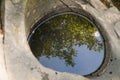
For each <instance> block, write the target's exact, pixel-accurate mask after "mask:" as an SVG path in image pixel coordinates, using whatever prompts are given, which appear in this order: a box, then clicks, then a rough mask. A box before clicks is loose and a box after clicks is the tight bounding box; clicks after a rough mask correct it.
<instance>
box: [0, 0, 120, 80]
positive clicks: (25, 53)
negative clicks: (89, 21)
mask: <svg viewBox="0 0 120 80" xmlns="http://www.w3.org/2000/svg"><path fill="white" fill-rule="evenodd" d="M65 4H67V5H65ZM4 5H5V13H4V17H3V18H4V19H2V20H4V21H3V22H4V23H3V24H4V30H5V31H4V33H5V35H4V46H3V41H2V40H3V35H0V36H1V37H0V80H7V79H8V80H88V79H87V78H85V77H82V76H80V75H74V74H69V73H61V72H57V71H54V70H51V69H48V68H45V67H43V66H42V65H41V64H39V62H38V61H37V60H36V58H35V57H34V56H33V55H32V52H31V51H30V49H29V46H28V43H27V36H28V34H29V32H30V29H31V28H32V26H33V25H34V23H36V22H37V21H38V20H39V19H41V18H42V17H43V16H45V15H47V14H48V13H50V12H52V11H54V10H57V9H58V8H70V9H71V7H72V8H78V9H83V10H84V11H87V12H89V13H90V14H92V15H93V17H94V18H95V20H96V21H98V22H99V23H100V24H101V25H102V27H100V28H101V29H102V30H103V33H104V34H103V35H105V36H106V37H107V42H108V43H109V45H110V49H111V50H110V53H111V55H112V58H111V62H110V65H109V66H107V67H106V71H105V72H104V74H102V75H100V76H99V77H97V76H94V77H90V79H91V80H120V74H119V73H120V67H119V64H120V38H119V37H120V27H119V25H120V23H119V21H120V12H119V11H118V10H117V9H116V8H115V7H111V8H109V9H107V8H106V7H105V6H104V5H103V4H102V3H101V2H100V1H99V0H91V1H90V2H88V3H87V2H86V3H85V2H83V0H5V3H4ZM110 53H108V54H110ZM6 70H7V72H6ZM1 72H2V73H1ZM56 73H57V74H56Z"/></svg>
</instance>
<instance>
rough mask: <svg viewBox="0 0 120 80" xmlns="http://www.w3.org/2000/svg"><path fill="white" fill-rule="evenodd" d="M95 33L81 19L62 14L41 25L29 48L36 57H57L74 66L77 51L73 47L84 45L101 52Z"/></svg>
mask: <svg viewBox="0 0 120 80" xmlns="http://www.w3.org/2000/svg"><path fill="white" fill-rule="evenodd" d="M96 31H97V29H96V27H95V26H93V25H92V24H91V23H90V22H89V21H88V20H86V19H84V18H83V17H80V16H76V15H72V14H64V15H60V16H57V17H55V18H53V19H51V20H49V21H47V22H45V23H44V24H42V25H41V26H40V27H39V28H38V29H37V30H36V31H35V33H34V34H32V37H31V39H30V42H29V44H30V47H31V50H32V51H33V53H34V55H35V56H36V57H40V56H46V57H47V58H51V57H59V58H60V59H62V60H65V63H66V65H70V66H72V67H73V66H74V65H75V62H74V60H73V57H74V56H77V54H78V51H76V50H75V48H74V46H79V47H81V46H82V45H86V46H87V48H88V49H89V50H94V51H99V52H100V51H101V50H102V49H103V42H102V41H99V40H98V39H97V38H96V37H95V36H94V33H95V32H96Z"/></svg>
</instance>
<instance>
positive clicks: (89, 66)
mask: <svg viewBox="0 0 120 80" xmlns="http://www.w3.org/2000/svg"><path fill="white" fill-rule="evenodd" d="M96 38H97V39H98V40H101V37H100V36H96ZM74 49H75V50H77V51H78V54H77V56H75V57H73V60H74V62H75V63H76V65H75V66H74V67H71V66H67V67H66V65H65V61H64V60H61V59H59V58H58V57H52V58H50V59H48V58H46V57H45V56H42V57H40V58H39V61H40V62H41V64H43V65H44V66H46V67H49V68H51V69H54V70H57V71H61V72H70V73H75V74H80V75H86V74H89V73H92V72H94V71H95V70H97V69H98V68H99V66H100V65H101V63H102V61H103V58H104V50H102V51H100V52H97V51H96V52H95V51H94V50H91V51H90V50H88V49H87V46H86V45H83V46H80V47H79V46H74Z"/></svg>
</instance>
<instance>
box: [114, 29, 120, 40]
mask: <svg viewBox="0 0 120 80" xmlns="http://www.w3.org/2000/svg"><path fill="white" fill-rule="evenodd" d="M114 32H115V34H116V36H117V38H118V39H120V35H119V34H118V33H117V31H116V30H115V29H114Z"/></svg>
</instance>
